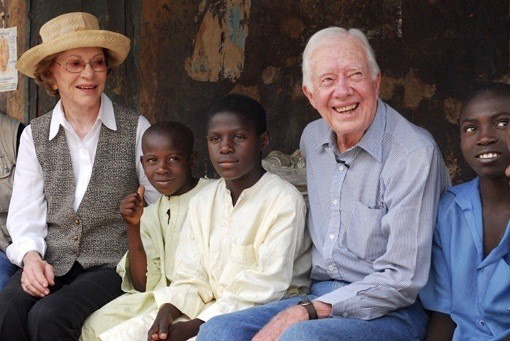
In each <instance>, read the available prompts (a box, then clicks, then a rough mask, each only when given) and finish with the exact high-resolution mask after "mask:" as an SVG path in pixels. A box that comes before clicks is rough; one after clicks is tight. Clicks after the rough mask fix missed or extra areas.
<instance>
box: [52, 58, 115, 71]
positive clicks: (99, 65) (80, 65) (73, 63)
mask: <svg viewBox="0 0 510 341" xmlns="http://www.w3.org/2000/svg"><path fill="white" fill-rule="evenodd" d="M55 64H58V65H59V66H61V67H63V68H64V69H66V70H67V71H69V72H71V73H80V72H82V71H83V70H85V67H86V66H87V64H90V67H91V68H92V70H94V71H95V72H104V71H106V70H107V69H108V61H107V60H106V58H105V57H104V56H102V55H98V56H95V57H93V58H92V59H90V60H89V61H87V62H86V61H84V60H83V59H81V58H77V57H70V58H68V59H67V60H66V61H65V62H64V63H62V64H60V63H59V62H57V61H56V60H55Z"/></svg>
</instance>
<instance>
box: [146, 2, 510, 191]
mask: <svg viewBox="0 0 510 341" xmlns="http://www.w3.org/2000/svg"><path fill="white" fill-rule="evenodd" d="M509 11H510V6H509V1H508V0H501V1H466V0H449V1H434V0H429V1H424V0H420V1H417V0H383V1H358V0H342V1H339V0H322V1H318V0H313V1H312V0H308V1H305V0H304V1H295V0H281V1H272V0H270V1H265V0H264V1H262V0H252V1H250V0H245V1H243V0H226V1H205V0H204V1H194V2H190V1H161V0H146V1H143V5H142V17H143V24H142V26H141V29H142V31H141V34H142V45H143V48H141V50H140V66H141V68H140V70H139V71H140V79H141V88H142V94H141V96H140V100H141V109H142V112H143V113H144V114H145V115H146V116H147V117H149V118H150V119H151V120H153V121H155V120H163V119H174V120H179V121H183V122H184V123H187V124H189V125H191V126H192V127H193V129H194V131H195V132H196V134H197V136H198V137H197V149H198V150H199V152H200V162H199V169H198V172H199V174H201V175H202V174H204V173H208V174H209V175H213V174H214V172H213V170H212V169H211V168H210V165H209V164H208V162H207V154H206V148H205V141H204V138H203V136H205V125H206V122H205V121H204V118H203V117H204V115H203V113H204V111H205V110H206V108H207V107H208V106H209V105H210V104H211V103H212V102H213V101H214V100H215V99H217V98H219V97H220V96H222V95H224V94H227V93H231V92H237V93H244V94H248V95H251V96H253V97H255V98H256V99H258V100H260V101H261V103H262V104H263V105H264V107H265V108H266V110H267V111H268V114H269V117H268V120H269V124H270V133H271V135H272V137H273V140H272V143H271V149H279V150H283V151H285V152H287V153H291V152H292V151H293V150H294V149H296V148H297V146H298V144H299V137H300V134H301V131H302V129H303V127H304V126H305V125H306V124H307V123H308V122H310V121H311V120H313V119H315V118H317V117H318V114H317V113H316V112H314V110H313V109H312V108H311V106H310V105H309V104H308V102H307V100H306V98H305V97H304V95H303V94H302V92H301V70H300V63H301V53H302V50H303V48H304V46H305V44H306V41H307V39H308V38H309V37H310V36H311V35H312V34H313V33H314V32H315V31H317V30H319V29H321V28H325V27H328V26H341V27H346V28H350V27H357V28H360V29H362V30H363V31H364V32H366V34H367V35H368V37H369V39H370V41H371V44H372V45H373V47H374V50H375V52H376V55H377V59H378V62H379V65H380V67H381V70H382V72H383V83H382V88H381V97H382V98H383V99H384V100H386V101H387V102H389V103H390V104H391V105H392V106H394V107H395V108H396V109H398V110H399V111H400V112H401V113H402V114H404V115H405V116H406V117H407V118H408V119H409V120H411V121H412V122H414V123H416V124H418V125H420V126H422V127H425V128H427V129H428V130H429V131H431V132H432V134H433V135H434V137H435V138H436V140H437V141H438V144H439V145H440V148H441V150H442V152H443V154H444V157H445V160H446V161H447V164H448V167H449V170H450V173H451V175H452V177H453V178H454V181H455V182H458V181H461V180H464V179H466V178H469V177H471V176H472V174H471V173H470V171H469V169H468V167H467V166H466V165H465V164H464V162H463V161H462V157H461V155H460V152H459V148H458V132H457V127H456V126H455V120H456V115H457V114H458V111H459V108H460V103H461V98H462V97H463V96H464V95H465V94H466V92H467V91H468V90H470V89H471V88H472V87H473V86H475V84H476V83H477V82H481V81H486V80H502V81H507V82H509V81H510V72H509V63H510V59H509V43H510V38H509V34H510V29H509Z"/></svg>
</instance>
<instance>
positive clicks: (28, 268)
mask: <svg viewBox="0 0 510 341" xmlns="http://www.w3.org/2000/svg"><path fill="white" fill-rule="evenodd" d="M54 279H55V269H54V268H53V266H51V265H50V264H48V262H46V261H43V260H42V258H41V255H39V253H38V252H36V251H30V252H27V254H26V255H25V256H24V257H23V273H22V274H21V287H22V288H23V290H24V291H25V292H26V293H27V294H29V295H31V296H36V297H44V296H47V295H49V293H50V289H49V288H48V287H49V286H50V285H51V286H53V285H55V281H54Z"/></svg>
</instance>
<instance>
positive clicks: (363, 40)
mask: <svg viewBox="0 0 510 341" xmlns="http://www.w3.org/2000/svg"><path fill="white" fill-rule="evenodd" d="M348 37H351V38H354V39H356V40H357V41H358V42H359V43H360V44H361V46H362V47H363V49H364V50H365V53H366V55H367V59H368V66H369V67H370V72H371V73H372V79H375V77H376V76H377V75H378V74H379V73H380V69H379V65H377V61H376V60H375V53H374V50H372V47H371V46H370V44H369V42H368V39H367V37H366V36H365V34H363V32H361V31H360V30H358V29H357V28H351V29H349V30H346V29H344V28H341V27H328V28H325V29H323V30H320V31H318V32H316V33H315V34H314V35H313V36H312V37H311V38H310V40H308V43H307V44H306V47H305V50H304V51H303V85H304V86H306V87H307V88H309V89H311V86H312V75H311V72H312V70H311V68H312V65H311V60H310V58H311V56H312V54H313V52H315V50H316V49H317V48H318V47H320V45H322V44H323V42H324V41H325V40H328V39H331V38H340V39H346V38H348Z"/></svg>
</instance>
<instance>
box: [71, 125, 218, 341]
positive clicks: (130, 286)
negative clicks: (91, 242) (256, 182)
mask: <svg viewBox="0 0 510 341" xmlns="http://www.w3.org/2000/svg"><path fill="white" fill-rule="evenodd" d="M142 151H143V156H142V157H141V162H142V164H143V168H144V171H145V174H146V175H147V178H148V179H149V181H150V183H151V184H152V185H153V186H154V188H156V189H157V190H158V192H160V193H161V194H163V195H162V196H161V198H160V199H159V200H158V201H157V202H155V203H154V204H152V205H150V206H148V207H146V208H144V207H143V202H142V198H143V191H144V190H143V187H140V188H139V189H138V192H137V193H132V194H129V195H127V196H126V197H125V198H124V199H123V200H122V202H121V204H120V212H121V214H122V216H123V218H124V220H125V222H126V229H127V234H128V239H129V251H128V252H127V253H126V255H125V256H124V257H123V259H122V260H121V261H120V263H119V265H118V266H117V272H118V273H119V274H120V276H121V277H122V290H123V291H124V292H125V294H124V295H122V296H120V297H119V298H117V299H115V300H113V301H112V302H110V303H108V304H107V305H105V306H104V307H103V308H101V309H99V310H98V311H96V312H95V313H94V314H92V315H91V316H90V317H89V318H88V319H87V320H86V322H85V324H84V326H83V328H82V335H81V339H82V340H96V339H104V340H107V339H108V340H111V338H106V337H103V336H102V335H101V334H102V333H103V332H105V331H107V330H108V329H112V328H113V330H115V328H114V327H115V326H116V325H118V324H121V323H122V322H124V321H128V323H129V320H130V319H131V318H133V317H135V316H138V315H141V314H144V313H148V312H151V311H155V310H156V309H157V305H156V301H155V300H154V294H155V293H156V292H157V291H158V290H161V289H164V288H165V287H166V286H168V285H169V284H170V283H171V281H172V280H173V269H174V263H175V251H176V249H177V244H178V241H179V236H180V233H181V228H182V225H183V223H184V220H185V218H186V213H187V209H188V202H189V199H190V198H191V197H192V196H193V195H194V194H195V193H197V192H198V191H199V189H200V188H202V187H203V186H204V185H205V184H207V183H208V182H209V181H208V180H205V179H200V180H199V179H195V178H193V176H192V169H193V167H194V165H195V161H196V156H195V153H194V152H193V133H192V132H191V130H190V129H189V128H188V127H186V126H185V125H183V124H181V123H177V122H160V123H156V124H154V125H152V126H151V127H150V128H149V129H147V131H146V132H145V134H144V136H143V139H142ZM142 212H143V215H142Z"/></svg>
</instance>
